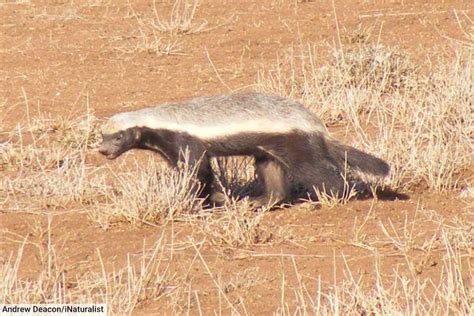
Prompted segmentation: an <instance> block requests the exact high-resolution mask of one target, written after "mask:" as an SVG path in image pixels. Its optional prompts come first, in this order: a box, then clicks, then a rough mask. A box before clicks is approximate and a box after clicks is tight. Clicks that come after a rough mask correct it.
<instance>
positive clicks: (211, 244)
mask: <svg viewBox="0 0 474 316" xmlns="http://www.w3.org/2000/svg"><path fill="white" fill-rule="evenodd" d="M402 2H403V1H402ZM433 3H435V5H433V7H430V6H431V4H429V5H426V6H425V5H423V6H421V5H419V4H415V3H408V2H405V3H401V4H397V8H396V9H394V7H393V6H392V5H391V4H387V3H385V4H384V8H383V9H380V6H379V5H378V4H377V3H376V2H373V1H365V2H364V3H363V4H360V7H357V8H356V7H355V5H351V4H344V5H343V4H342V3H340V2H336V1H334V2H332V3H331V1H329V2H324V1H323V2H321V1H320V2H317V1H316V2H315V1H304V0H302V1H300V0H298V1H294V0H291V1H287V0H277V1H274V0H269V1H255V2H252V3H250V2H249V3H245V4H243V3H240V2H239V1H234V2H233V1H227V2H226V3H225V5H224V4H218V3H214V2H212V1H210V2H209V1H198V0H167V1H155V0H146V1H128V2H120V1H118V2H115V1H110V0H88V1H84V2H81V3H80V2H78V1H55V2H54V4H52V3H48V2H44V3H43V2H42V3H39V2H32V1H20V0H17V1H15V0H11V1H8V0H7V1H2V0H0V10H1V11H2V35H1V37H2V43H3V42H4V43H5V45H6V46H5V47H2V48H1V49H0V54H1V58H0V60H1V65H2V67H0V68H1V71H0V82H2V85H0V304H2V303H6V304H14V303H45V304H59V303H75V304H78V303H103V304H107V305H108V309H109V314H114V315H115V314H120V315H126V314H135V313H138V314H163V313H168V314H172V313H174V314H186V315H189V314H200V315H207V314H216V315H223V314H232V315H240V314H242V315H247V314H272V313H273V314H275V315H290V314H291V315H307V314H315V315H405V314H408V315H471V314H474V309H473V308H474V307H473V306H474V305H473V302H474V287H473V284H474V272H473V271H474V270H473V266H472V265H473V263H474V261H473V258H474V253H473V251H474V247H473V243H474V241H473V236H474V225H473V223H474V213H473V211H472V209H473V206H474V199H473V198H474V195H473V187H474V186H473V174H472V171H473V165H472V137H473V126H474V121H473V120H474V117H473V73H472V71H473V68H474V67H473V64H472V60H473V47H474V45H473V40H472V39H473V37H472V30H473V23H472V18H471V17H470V16H469V14H470V11H469V6H468V5H466V4H465V2H462V1H458V2H456V1H454V2H450V3H449V4H444V3H441V2H440V1H434V2H433ZM453 7H456V10H453V9H452V8H453ZM427 8H430V9H427ZM431 8H432V9H433V10H431ZM366 9H367V10H366ZM348 10H352V11H353V12H349V11H348ZM340 11H343V12H340ZM270 13H271V14H270ZM354 14H355V16H356V17H357V15H358V17H357V19H356V20H357V21H356V22H354V21H353V20H352V16H354ZM229 16H231V17H232V18H230V19H229V20H227V21H226V22H224V24H226V25H225V26H223V25H224V24H222V23H221V21H222V18H223V17H229ZM338 17H339V18H338ZM341 17H344V20H343V19H342V18H341ZM374 17H375V18H376V19H377V22H376V23H374V24H373V25H372V26H371V28H365V27H362V26H361V27H355V26H354V25H355V24H357V23H360V21H369V20H370V19H372V18H374ZM397 19H398V20H397ZM438 20H439V21H443V23H438V22H437V21H438ZM208 21H209V23H208ZM342 21H344V24H345V25H344V27H343V26H342ZM394 21H396V22H397V23H393V22H394ZM334 22H335V23H336V24H337V25H338V26H340V28H339V27H338V28H337V33H335V32H336V31H335V30H334V25H333V24H334ZM363 24H364V25H366V24H365V23H363ZM367 24H370V23H367ZM394 25H396V26H394ZM417 25H418V28H417ZM420 25H421V26H420ZM379 26H380V30H379V31H378V33H379V34H378V35H377V36H376V37H377V38H376V39H375V38H374V37H375V36H373V33H375V32H374V30H375V28H378V27H379ZM382 26H383V27H382ZM340 30H342V33H341V34H340ZM399 32H400V33H401V34H403V36H397V33H399ZM427 32H428V33H427ZM294 34H298V38H297V37H296V36H293V35H294ZM386 34H390V42H391V43H398V42H400V46H401V47H403V49H402V48H397V47H393V46H388V45H387V44H386V43H388V42H389V41H386V37H385V36H384V35H386ZM417 34H419V35H417ZM334 37H336V38H335V41H334V42H336V43H337V45H336V44H333V45H332V48H331V47H330V48H329V50H328V52H329V54H328V57H327V58H326V55H325V54H324V52H323V50H325V49H326V48H322V47H329V46H328V45H327V43H330V42H331V40H332V39H333V38H334ZM309 39H311V41H313V42H309V43H306V42H305V41H306V40H309ZM400 39H403V40H400ZM433 39H434V40H436V41H440V43H441V46H443V47H444V48H443V49H446V47H450V48H449V49H450V51H448V52H446V51H444V50H440V49H438V48H437V47H435V46H434V45H432V44H433V43H432V42H433ZM411 41H414V42H415V41H416V43H412V42H411ZM418 41H419V42H418ZM294 43H299V44H294ZM447 43H448V44H449V45H446V44H447ZM423 45H425V46H427V47H428V48H429V55H427V56H425V55H424V54H425V51H424V50H423V51H422V50H421V49H420V48H419V47H420V46H423ZM334 46H337V48H334ZM418 50H419V52H418ZM414 51H415V54H414ZM114 52H118V54H117V53H114ZM170 55H174V56H170ZM412 55H415V59H413V58H412V57H411V56H412ZM157 56H159V58H157ZM210 56H212V59H211V58H210ZM275 56H279V57H278V58H277V60H276V61H275V60H274V59H273V58H274V57H275ZM206 57H207V58H206ZM420 60H422V61H423V60H426V62H421V63H420V62H419V61H420ZM257 72H258V75H257V82H256V84H255V75H256V74H257ZM248 85H253V86H256V88H257V89H259V90H261V91H266V92H271V93H276V94H279V95H285V96H290V97H293V98H296V99H300V100H301V101H302V102H303V103H304V104H305V105H306V106H307V107H308V108H309V109H310V110H312V111H314V112H315V113H317V114H318V115H319V116H320V117H321V118H322V119H323V121H324V122H325V123H327V124H328V125H329V129H330V131H331V132H335V133H339V134H337V136H336V138H344V135H343V134H344V131H345V137H346V140H347V142H352V144H353V145H355V146H356V147H358V148H360V149H363V150H366V151H368V152H371V153H374V154H375V155H377V156H379V157H381V158H384V159H385V160H387V161H388V162H389V163H390V165H391V168H392V170H391V174H390V177H389V178H388V179H386V182H384V183H373V187H372V188H371V189H372V191H373V192H376V194H375V195H376V196H375V197H374V198H370V199H369V200H365V196H364V197H360V198H354V193H355V192H354V188H352V187H349V186H347V188H346V191H345V192H344V194H343V195H342V196H334V195H333V194H332V192H324V191H319V192H316V195H317V196H318V201H309V203H302V204H295V205H284V206H282V208H281V209H276V210H275V209H266V208H264V209H260V210H254V209H252V208H251V205H250V203H249V201H248V200H246V199H242V197H243V196H247V195H248V194H249V193H251V192H255V191H256V190H258V187H259V186H258V181H259V179H254V178H255V170H254V167H253V163H254V162H253V160H252V159H250V158H246V157H233V158H229V159H221V158H219V159H216V160H213V161H212V167H213V169H214V171H215V173H216V175H217V177H216V178H217V180H216V186H220V187H221V189H222V194H223V196H224V197H225V204H224V206H222V207H216V208H203V206H202V201H201V200H200V199H198V198H197V193H198V192H199V189H200V188H199V184H198V183H197V182H196V179H195V170H194V169H193V168H192V167H190V166H189V165H188V164H186V163H184V164H182V165H181V166H180V168H178V170H174V169H171V168H168V167H166V166H165V165H164V164H163V161H161V160H159V159H154V158H155V157H156V155H155V156H153V158H151V155H147V154H144V153H140V152H139V151H138V150H137V151H134V152H133V153H128V154H126V155H124V156H123V157H121V158H120V159H117V160H114V161H107V160H105V159H104V158H103V157H102V156H100V155H99V154H98V153H97V148H98V144H99V142H100V141H101V134H100V129H99V127H100V125H101V121H100V120H99V119H98V118H97V117H101V118H102V117H107V115H109V114H111V113H114V112H119V111H128V110H132V109H134V108H137V107H142V106H146V105H148V104H155V103H157V102H161V101H169V100H177V99H185V98H188V97H190V96H191V95H204V94H211V93H215V92H217V91H222V89H223V88H222V87H225V88H226V89H229V90H234V89H236V90H237V89H240V88H245V87H247V86H248ZM201 90H202V91H201ZM78 91H80V93H79V98H78V97H77V96H78ZM84 95H87V96H88V97H87V99H86V106H85V109H81V108H80V107H79V104H80V101H82V100H83V98H82V97H83V96H84ZM68 113H69V114H68ZM93 113H94V114H93ZM96 115H97V117H96ZM143 155H145V156H146V157H145V156H143ZM369 180H370V179H369ZM380 189H390V190H393V191H396V193H406V195H407V199H406V200H398V197H399V196H401V195H398V194H393V196H392V195H390V194H391V193H390V190H386V192H385V191H384V190H380ZM382 191H383V192H382ZM379 192H380V195H378V193H379ZM306 206H308V207H306Z"/></svg>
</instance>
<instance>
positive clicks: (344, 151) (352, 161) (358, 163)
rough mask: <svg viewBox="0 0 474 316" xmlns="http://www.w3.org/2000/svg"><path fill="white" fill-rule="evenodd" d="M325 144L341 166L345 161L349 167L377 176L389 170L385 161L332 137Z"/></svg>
mask: <svg viewBox="0 0 474 316" xmlns="http://www.w3.org/2000/svg"><path fill="white" fill-rule="evenodd" d="M327 146H328V151H329V155H330V156H331V157H333V159H335V160H336V161H337V162H338V164H340V165H342V166H343V165H344V164H345V163H346V161H347V164H348V166H349V167H350V168H351V169H355V170H359V171H361V172H363V173H368V174H371V175H374V176H379V177H385V176H387V175H388V173H389V172H390V166H389V165H388V164H387V163H386V162H385V161H383V160H382V159H380V158H377V157H375V156H372V155H370V154H367V153H365V152H363V151H361V150H358V149H356V148H354V147H351V146H347V145H344V144H341V143H340V142H338V141H336V140H333V139H331V140H329V141H328V142H327Z"/></svg>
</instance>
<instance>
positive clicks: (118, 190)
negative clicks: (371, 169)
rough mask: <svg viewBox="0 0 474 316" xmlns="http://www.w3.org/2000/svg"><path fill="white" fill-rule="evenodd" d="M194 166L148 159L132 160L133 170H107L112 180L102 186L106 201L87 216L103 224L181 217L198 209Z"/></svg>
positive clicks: (183, 217)
mask: <svg viewBox="0 0 474 316" xmlns="http://www.w3.org/2000/svg"><path fill="white" fill-rule="evenodd" d="M186 161H187V160H186ZM196 170H197V169H196V168H193V167H191V166H189V164H188V163H183V164H182V165H180V166H179V168H178V170H174V169H171V168H166V167H164V166H160V167H157V164H156V162H155V161H154V160H152V159H150V160H149V161H148V163H147V164H146V165H141V164H139V163H138V162H137V161H135V168H134V171H133V172H120V173H115V172H113V171H112V170H110V171H111V172H112V173H113V174H114V183H113V184H112V185H111V186H109V187H108V188H107V190H106V193H105V196H106V201H105V202H104V203H98V204H96V205H95V206H94V207H93V208H92V209H91V210H89V218H90V219H91V220H92V221H94V222H96V223H98V224H99V225H100V226H102V227H103V228H107V227H108V226H109V225H110V224H112V223H114V222H122V221H123V222H128V223H131V224H143V223H148V224H156V223H162V222H164V221H169V220H185V217H186V215H189V214H191V213H194V212H195V211H197V210H199V209H201V202H202V201H200V200H199V199H198V195H199V190H200V187H199V183H198V182H197V180H196V177H195V174H196Z"/></svg>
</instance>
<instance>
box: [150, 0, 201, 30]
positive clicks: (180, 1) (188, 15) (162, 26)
mask: <svg viewBox="0 0 474 316" xmlns="http://www.w3.org/2000/svg"><path fill="white" fill-rule="evenodd" d="M199 3H200V0H175V1H174V3H173V7H172V9H171V12H170V17H169V19H164V18H162V17H160V14H158V9H157V8H156V0H153V13H154V15H155V19H154V21H153V23H152V25H153V27H154V28H155V29H156V30H157V31H159V32H169V33H171V34H191V33H199V32H202V31H204V30H205V28H206V26H207V22H201V23H196V22H195V21H194V16H195V15H196V10H197V8H198V7H199Z"/></svg>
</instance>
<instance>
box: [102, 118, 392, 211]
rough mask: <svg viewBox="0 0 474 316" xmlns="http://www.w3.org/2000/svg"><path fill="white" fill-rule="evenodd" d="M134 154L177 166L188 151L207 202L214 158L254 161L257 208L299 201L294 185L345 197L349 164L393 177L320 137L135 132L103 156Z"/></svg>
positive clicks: (110, 143) (110, 138) (105, 148)
mask: <svg viewBox="0 0 474 316" xmlns="http://www.w3.org/2000/svg"><path fill="white" fill-rule="evenodd" d="M132 148H142V149H148V150H153V151H156V152H159V153H160V154H161V155H163V156H164V157H165V158H166V159H167V160H168V161H169V163H170V164H171V165H173V166H176V165H177V163H178V161H179V160H180V159H181V157H182V155H181V153H182V152H183V151H185V150H186V149H188V150H189V163H190V164H193V165H194V164H197V163H198V162H199V169H198V172H197V177H198V179H199V181H201V183H202V184H203V191H202V197H206V198H209V197H212V196H213V192H212V184H213V181H214V175H213V171H212V168H211V164H210V159H211V158H212V157H216V156H232V155H250V156H254V157H255V161H256V172H257V176H258V177H259V179H260V182H261V183H262V185H263V193H262V195H261V196H259V197H257V198H256V199H255V201H254V202H255V204H256V205H257V206H261V205H264V204H268V203H279V202H283V201H287V200H289V199H291V198H294V197H292V196H290V185H289V179H291V181H292V182H293V183H294V184H296V185H297V186H298V187H300V188H302V190H303V191H304V192H305V193H310V194H311V193H313V192H314V188H318V189H321V190H326V191H327V192H333V193H337V192H339V193H341V192H343V189H344V184H345V182H344V178H343V176H342V174H343V171H344V166H345V164H346V163H347V165H348V166H349V167H350V168H352V169H355V170H360V171H363V172H366V173H371V174H373V175H376V176H385V175H386V174H388V172H389V166H388V165H387V164H386V163H385V162H384V161H383V160H381V159H378V158H376V157H374V156H372V155H369V154H366V153H364V152H362V151H360V150H357V149H355V148H353V147H350V146H346V145H343V144H341V143H339V142H337V141H335V140H332V139H329V138H327V137H326V136H324V135H322V134H321V133H317V132H315V133H311V134H308V133H304V132H299V131H293V132H291V133H286V134H266V133H247V134H246V133H242V134H239V135H236V136H232V137H224V138H217V139H214V140H212V141H204V140H201V139H199V138H197V137H194V136H191V135H189V134H187V133H183V132H175V131H170V130H165V129H150V128H146V127H134V128H129V129H127V130H125V131H121V132H118V133H115V134H112V135H104V140H103V143H102V146H101V149H100V152H101V153H102V154H104V155H106V156H107V158H109V159H115V158H116V157H118V156H119V155H120V154H122V153H123V152H125V151H127V150H130V149H132ZM210 202H211V203H212V202H213V201H210Z"/></svg>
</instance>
